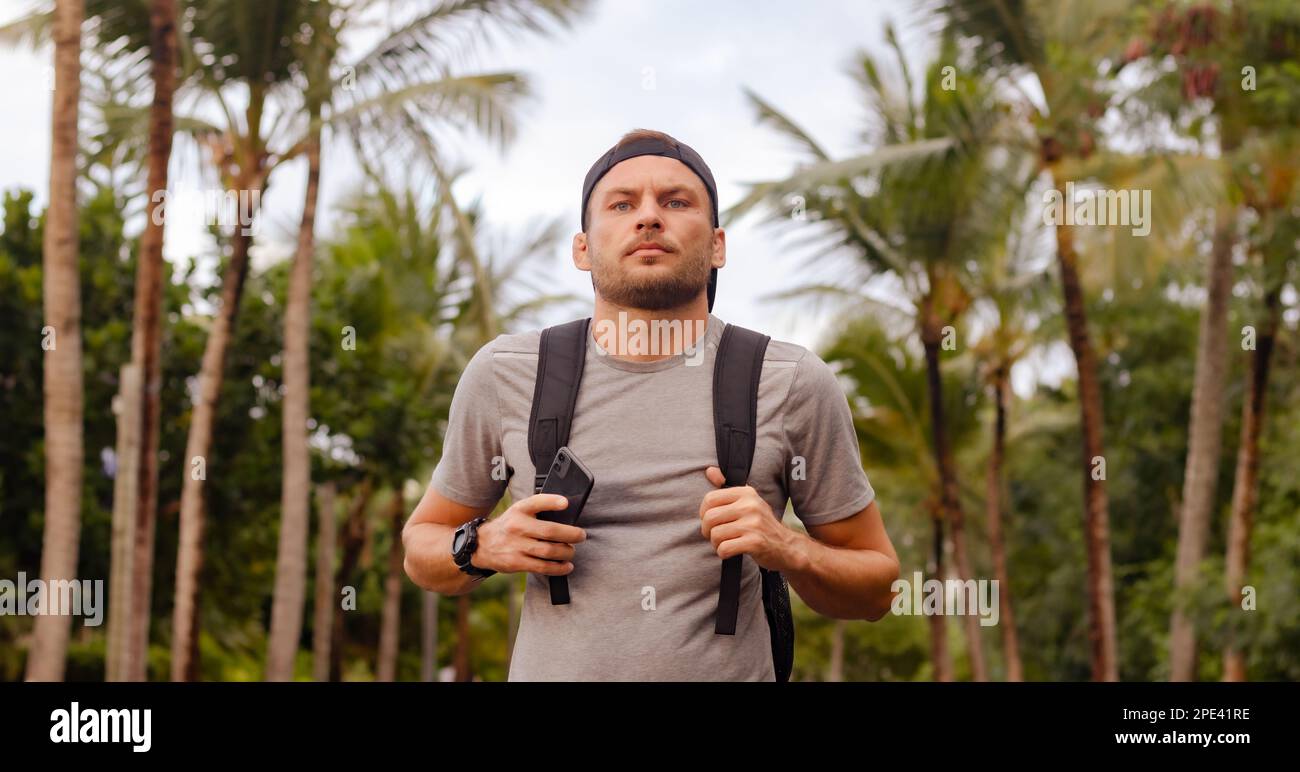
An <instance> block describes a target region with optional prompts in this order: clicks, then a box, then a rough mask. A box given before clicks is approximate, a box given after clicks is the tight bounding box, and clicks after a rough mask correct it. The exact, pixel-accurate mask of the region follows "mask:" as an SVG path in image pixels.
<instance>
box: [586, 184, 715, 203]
mask: <svg viewBox="0 0 1300 772" xmlns="http://www.w3.org/2000/svg"><path fill="white" fill-rule="evenodd" d="M637 193H638V191H636V190H633V189H632V188H614V189H612V190H608V191H606V192H605V196H604V198H605V200H606V201H608V200H609V199H610V198H611V197H613V196H635V195H636V194H637ZM682 193H685V194H686V195H688V196H690V197H691V198H695V191H693V190H691V189H690V188H688V187H686V186H685V185H673V186H672V187H670V188H664V189H663V190H661V191H659V195H660V196H669V195H680V194H682Z"/></svg>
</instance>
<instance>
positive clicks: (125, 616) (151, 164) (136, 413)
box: [105, 0, 177, 681]
mask: <svg viewBox="0 0 1300 772" xmlns="http://www.w3.org/2000/svg"><path fill="white" fill-rule="evenodd" d="M176 41H177V13H176V0H150V3H149V59H150V76H151V79H152V81H153V101H152V104H151V106H150V109H149V129H148V137H149V140H148V141H149V154H148V170H149V171H148V185H147V192H148V195H149V201H151V202H155V206H157V205H158V204H157V202H160V201H161V200H162V197H165V196H166V194H167V165H168V163H169V161H170V160H171V148H172V134H173V124H174V122H173V116H172V96H173V94H174V93H175V90H176V80H177V77H176V74H177V42H176ZM151 215H152V210H151ZM138 260H139V262H138V263H137V265H136V277H135V310H134V314H133V317H132V318H133V323H132V327H131V333H132V334H131V367H132V368H134V369H135V372H136V374H137V377H135V378H133V379H132V380H131V381H123V389H122V397H123V399H124V400H125V401H126V403H128V404H131V405H136V406H138V407H134V408H132V413H133V417H134V418H135V420H136V421H137V422H138V424H139V429H138V430H136V431H134V432H132V433H131V434H132V435H133V437H134V440H135V442H134V447H132V448H130V449H129V450H130V456H129V457H127V458H123V459H122V469H123V472H124V476H126V475H129V474H132V473H134V477H135V480H134V483H133V484H132V482H131V481H126V480H124V481H123V484H122V486H121V487H124V488H126V489H127V490H128V491H131V493H130V494H129V495H127V496H126V499H125V503H124V505H123V511H122V512H121V513H120V518H121V519H122V520H123V522H121V523H120V525H115V527H114V533H115V535H118V534H120V535H121V537H122V538H123V539H124V540H125V541H124V543H122V544H121V545H120V546H119V547H117V548H116V549H115V550H114V557H115V561H114V562H115V564H116V565H115V574H114V582H113V585H112V587H111V591H112V592H113V595H114V597H113V611H114V612H115V615H116V616H115V618H114V620H113V622H112V623H111V624H113V626H114V628H115V629H114V631H113V633H111V634H110V636H109V651H108V654H107V656H106V658H105V659H106V663H105V664H106V677H107V679H108V680H111V681H143V680H145V679H146V678H147V674H146V657H145V652H146V651H147V650H148V640H149V617H150V614H149V606H150V600H151V598H152V594H153V581H152V580H153V551H154V528H155V512H156V510H157V501H158V436H159V425H160V421H161V412H162V405H161V402H160V400H159V397H160V395H161V392H162V290H163V287H162V275H163V267H162V261H163V219H162V217H154V216H150V217H147V218H146V219H145V229H144V233H143V235H142V236H141V238H140V255H139V258H138ZM128 384H131V385H132V386H133V388H129V389H128V388H127V386H128ZM115 487H116V486H115ZM132 499H134V500H133V501H132ZM132 510H133V511H132ZM114 517H115V519H116V518H119V513H118V512H117V511H115V512H114ZM131 520H133V522H129V521H131Z"/></svg>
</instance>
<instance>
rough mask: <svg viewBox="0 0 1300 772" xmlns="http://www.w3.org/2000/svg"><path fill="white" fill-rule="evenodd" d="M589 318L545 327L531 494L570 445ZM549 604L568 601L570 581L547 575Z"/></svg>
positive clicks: (532, 429) (531, 438) (532, 435)
mask: <svg viewBox="0 0 1300 772" xmlns="http://www.w3.org/2000/svg"><path fill="white" fill-rule="evenodd" d="M590 321H591V318H590V317H587V318H585V319H575V320H573V321H572V322H565V323H564V324H560V325H556V326H554V327H547V328H546V329H544V330H542V341H541V344H540V345H539V346H538V350H537V383H536V385H535V386H534V387H533V408H532V412H531V414H530V415H529V417H528V454H529V455H530V456H531V457H532V459H533V469H534V472H535V476H534V477H533V493H541V492H542V483H544V482H545V481H546V472H547V471H549V470H550V468H551V462H552V461H554V460H555V454H556V453H557V452H558V451H559V449H560V448H562V447H564V446H565V445H567V444H568V442H569V430H570V429H571V428H572V426H573V410H574V406H575V405H576V404H577V402H578V387H579V386H580V385H581V384H582V366H583V364H585V363H586V361H587V325H588V323H589V322H590ZM547 579H548V580H550V585H551V604H552V605H556V606H559V605H563V604H565V603H568V602H569V578H568V577H567V576H548V577H547Z"/></svg>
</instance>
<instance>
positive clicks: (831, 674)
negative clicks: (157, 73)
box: [826, 619, 847, 684]
mask: <svg viewBox="0 0 1300 772" xmlns="http://www.w3.org/2000/svg"><path fill="white" fill-rule="evenodd" d="M846 624H847V622H845V620H843V619H836V620H835V622H834V624H833V626H832V627H831V661H830V666H829V667H828V668H827V669H826V680H827V682H829V683H833V684H838V683H843V682H844V626H845V625H846Z"/></svg>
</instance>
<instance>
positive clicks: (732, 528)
mask: <svg viewBox="0 0 1300 772" xmlns="http://www.w3.org/2000/svg"><path fill="white" fill-rule="evenodd" d="M748 533H749V531H748V530H747V529H746V528H745V527H744V526H743V525H741V524H740V523H734V522H732V523H722V524H720V525H718V526H717V527H716V528H714V529H713V530H712V531H710V532H709V542H710V543H711V544H713V551H714V552H717V551H718V548H719V547H721V546H722V545H723V544H724V543H726V542H727V541H729V540H731V539H738V538H740V537H741V536H744V535H746V534H748Z"/></svg>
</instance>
